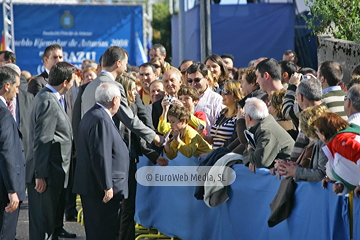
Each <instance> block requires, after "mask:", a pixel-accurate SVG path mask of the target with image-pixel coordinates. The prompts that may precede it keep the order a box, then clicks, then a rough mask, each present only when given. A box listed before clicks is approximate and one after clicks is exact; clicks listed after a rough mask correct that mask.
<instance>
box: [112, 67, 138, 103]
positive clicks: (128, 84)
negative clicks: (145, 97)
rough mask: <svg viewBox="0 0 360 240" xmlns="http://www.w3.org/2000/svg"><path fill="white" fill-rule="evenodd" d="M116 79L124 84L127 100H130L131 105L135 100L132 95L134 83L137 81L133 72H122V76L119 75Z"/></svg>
mask: <svg viewBox="0 0 360 240" xmlns="http://www.w3.org/2000/svg"><path fill="white" fill-rule="evenodd" d="M115 81H117V82H119V83H121V85H123V87H124V90H125V95H126V100H127V102H128V105H129V106H130V104H131V103H132V102H135V99H134V97H133V95H132V93H131V92H132V84H133V83H135V78H134V76H133V75H132V74H128V73H125V74H122V75H120V76H118V77H117V78H116V79H115Z"/></svg>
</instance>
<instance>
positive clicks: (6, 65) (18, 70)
mask: <svg viewBox="0 0 360 240" xmlns="http://www.w3.org/2000/svg"><path fill="white" fill-rule="evenodd" d="M4 67H8V68H11V69H12V70H14V71H15V72H16V73H17V74H18V75H19V77H20V74H21V69H20V67H19V66H18V65H16V64H14V63H5V64H4Z"/></svg>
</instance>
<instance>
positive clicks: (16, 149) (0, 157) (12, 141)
mask: <svg viewBox="0 0 360 240" xmlns="http://www.w3.org/2000/svg"><path fill="white" fill-rule="evenodd" d="M0 122H1V124H0V201H8V199H9V198H8V193H14V192H16V193H17V195H18V197H19V199H20V201H22V200H25V157H24V148H23V145H22V142H21V133H20V132H19V129H18V127H17V124H16V122H15V120H14V118H13V116H12V115H11V113H10V111H9V110H8V108H7V106H6V105H5V104H4V102H2V101H1V100H0ZM1 211H4V209H2V210H1Z"/></svg>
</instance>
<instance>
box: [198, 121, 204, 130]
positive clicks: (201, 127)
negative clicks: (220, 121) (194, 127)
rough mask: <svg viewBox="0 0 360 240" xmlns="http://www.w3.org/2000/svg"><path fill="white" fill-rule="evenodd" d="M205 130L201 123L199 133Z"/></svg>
mask: <svg viewBox="0 0 360 240" xmlns="http://www.w3.org/2000/svg"><path fill="white" fill-rule="evenodd" d="M204 129H205V126H204V125H202V124H201V123H200V124H199V127H198V131H200V132H202V131H204Z"/></svg>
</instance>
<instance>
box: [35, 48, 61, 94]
mask: <svg viewBox="0 0 360 240" xmlns="http://www.w3.org/2000/svg"><path fill="white" fill-rule="evenodd" d="M42 60H43V62H44V67H45V71H44V72H42V73H41V74H40V75H38V76H36V77H34V78H33V79H32V80H31V81H30V82H29V86H28V92H29V93H32V94H33V95H34V96H35V95H36V94H37V93H38V92H39V91H40V90H41V89H42V88H43V87H45V85H46V84H48V82H49V72H50V69H51V68H52V66H53V65H54V64H55V63H57V62H62V61H63V51H62V47H61V46H60V45H58V44H53V45H49V46H47V47H46V48H45V51H44V53H43V56H42Z"/></svg>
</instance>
